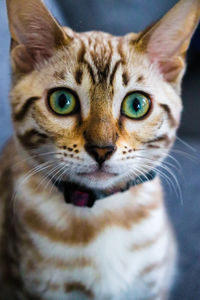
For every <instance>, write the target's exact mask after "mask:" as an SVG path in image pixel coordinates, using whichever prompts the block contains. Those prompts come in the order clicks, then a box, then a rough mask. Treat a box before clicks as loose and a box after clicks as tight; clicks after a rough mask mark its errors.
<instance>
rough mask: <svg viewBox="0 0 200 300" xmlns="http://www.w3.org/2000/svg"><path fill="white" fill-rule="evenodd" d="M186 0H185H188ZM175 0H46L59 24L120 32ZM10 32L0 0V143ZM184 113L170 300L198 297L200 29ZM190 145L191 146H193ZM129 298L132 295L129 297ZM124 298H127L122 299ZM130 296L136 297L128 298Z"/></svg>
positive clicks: (6, 130)
mask: <svg viewBox="0 0 200 300" xmlns="http://www.w3.org/2000/svg"><path fill="white" fill-rule="evenodd" d="M27 1H28V0H27ZM188 1H189V0H188ZM176 2H177V1H176V0H162V1H161V0H151V1H150V0H123V1H122V0H63V1H62V0H57V1H56V0H46V1H45V3H46V4H47V5H48V7H49V8H50V10H51V11H52V12H53V14H54V15H55V16H56V18H57V19H58V20H59V21H60V23H61V24H63V25H67V24H68V25H70V26H71V27H72V28H73V29H74V30H76V31H87V30H102V31H108V32H110V33H112V34H116V35H122V34H126V33H128V32H131V31H135V32H138V31H140V30H142V29H144V28H145V26H147V25H149V24H150V23H151V22H153V21H155V20H157V19H159V18H160V17H161V16H162V15H163V14H164V13H165V12H166V11H167V10H168V9H170V8H171V7H172V6H173V5H174V4H175V3H176ZM8 53H9V33H8V27H7V19H6V9H5V2H4V0H0V148H1V147H2V145H3V144H4V142H5V141H6V140H7V138H8V137H9V136H10V135H11V133H12V126H11V122H10V109H9V101H8V90H9V85H10V84H9V75H10V69H9V55H8ZM183 102H184V112H183V118H182V124H181V128H180V130H179V136H180V137H181V138H182V139H183V141H186V142H187V143H188V144H189V145H190V146H188V145H186V144H185V143H183V142H182V141H180V140H177V142H176V144H175V147H174V149H173V150H172V153H171V154H172V155H173V156H174V157H175V158H176V159H177V160H178V161H179V163H180V164H181V168H180V167H179V168H178V167H177V166H175V164H174V162H173V161H172V160H171V159H168V161H170V162H171V163H173V164H174V167H177V169H176V170H175V169H174V168H172V170H173V172H174V174H175V176H176V177H177V179H178V182H179V185H180V189H181V194H182V196H180V195H177V191H178V186H177V184H175V182H174V188H173V189H172V190H171V189H170V187H169V186H168V185H167V183H166V181H165V182H164V185H165V193H166V206H167V208H168V211H169V215H170V218H171V220H172V223H173V226H174V229H175V232H176V236H177V240H178V242H179V248H180V256H179V272H178V276H177V280H176V283H175V287H174V290H173V293H172V297H171V299H172V300H199V299H200V154H199V153H200V138H199V132H200V28H198V30H197V32H196V34H195V36H194V38H193V41H192V44H191V47H190V51H189V54H188V71H187V74H186V76H185V78H184V82H183ZM191 146H192V147H193V148H191ZM130 299H131V296H130ZM124 300H128V299H124ZM131 300H134V299H131Z"/></svg>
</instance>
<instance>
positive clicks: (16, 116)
mask: <svg viewBox="0 0 200 300" xmlns="http://www.w3.org/2000/svg"><path fill="white" fill-rule="evenodd" d="M39 99H40V97H31V98H29V99H28V100H27V101H26V103H25V104H24V105H23V106H22V108H21V110H20V111H19V112H17V113H13V118H14V120H15V121H21V120H23V119H24V117H25V115H26V114H27V113H28V111H29V109H30V107H31V106H32V105H33V103H35V101H37V100H39Z"/></svg>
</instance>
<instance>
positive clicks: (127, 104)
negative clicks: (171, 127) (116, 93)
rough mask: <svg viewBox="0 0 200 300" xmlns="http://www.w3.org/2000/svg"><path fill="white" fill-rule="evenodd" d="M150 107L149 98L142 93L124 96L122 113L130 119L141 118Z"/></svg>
mask: <svg viewBox="0 0 200 300" xmlns="http://www.w3.org/2000/svg"><path fill="white" fill-rule="evenodd" d="M150 108H151V100H150V99H149V98H148V97H147V96H145V95H144V94H142V93H139V92H138V93H137V92H135V93H132V94H129V95H128V96H126V98H125V99H124V101H123V103H122V114H123V115H125V116H126V117H129V118H131V119H141V118H142V117H144V116H145V115H146V114H147V113H148V112H149V110H150Z"/></svg>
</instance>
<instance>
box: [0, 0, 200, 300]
mask: <svg viewBox="0 0 200 300" xmlns="http://www.w3.org/2000/svg"><path fill="white" fill-rule="evenodd" d="M7 9H8V17H9V26H10V32H11V37H12V42H11V61H12V75H13V76H12V80H13V81H12V90H11V97H10V98H11V107H12V118H13V125H14V136H13V138H12V139H11V140H10V141H9V142H8V144H7V146H6V147H5V149H4V151H3V153H2V158H1V161H0V239H1V244H0V291H1V292H0V299H1V300H10V299H11V300H13V299H14V300H15V299H20V300H25V299H26V300H32V299H34V300H78V299H81V300H84V299H88V300H91V299H95V300H109V299H114V300H119V299H120V300H126V299H128V295H129V299H132V300H150V299H152V300H164V299H167V298H168V294H169V289H170V286H171V284H172V282H173V278H174V275H175V273H176V272H175V262H176V243H175V240H174V237H173V232H172V230H171V227H170V224H169V222H168V218H167V215H166V212H165V208H164V203H163V194H162V188H161V184H160V180H159V177H158V176H156V171H155V169H156V167H157V166H159V165H160V164H161V163H162V161H163V159H164V158H165V157H166V156H167V154H168V152H169V150H170V148H171V146H172V144H173V142H174V140H175V136H176V130H177V128H178V126H179V121H180V115H181V110H182V105H181V99H180V90H181V88H180V86H181V80H182V77H183V74H184V71H185V54H186V50H187V48H188V46H189V43H190V39H191V37H192V34H193V32H194V30H195V27H196V26H197V24H198V20H199V15H200V0H181V1H179V2H178V3H177V5H176V6H175V7H174V8H172V10H171V11H170V12H169V13H167V14H166V15H165V16H164V18H162V19H161V20H160V21H159V22H157V23H156V24H154V25H153V26H151V27H150V28H148V29H146V30H145V31H144V32H142V33H139V34H135V33H131V34H128V35H126V36H124V37H115V36H112V35H110V34H107V33H103V32H95V31H92V32H84V33H80V34H79V33H76V32H73V31H72V30H71V29H69V28H65V27H64V28H63V27H61V26H60V25H59V23H58V22H57V21H56V20H55V19H54V18H53V17H52V15H51V14H50V13H49V12H48V10H47V9H46V8H45V6H44V4H43V3H42V2H41V1H40V0H7ZM130 295H131V296H130ZM130 297H131V298H130Z"/></svg>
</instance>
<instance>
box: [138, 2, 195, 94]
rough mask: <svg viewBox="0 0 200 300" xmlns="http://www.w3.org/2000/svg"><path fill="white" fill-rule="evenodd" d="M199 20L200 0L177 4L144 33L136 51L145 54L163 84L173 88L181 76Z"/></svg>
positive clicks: (178, 83)
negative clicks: (158, 71) (163, 81)
mask: <svg viewBox="0 0 200 300" xmlns="http://www.w3.org/2000/svg"><path fill="white" fill-rule="evenodd" d="M199 17H200V0H181V1H179V2H178V3H177V4H176V5H175V6H174V7H173V8H172V9H171V10H170V11H169V12H168V13H167V14H166V15H165V16H164V17H163V18H162V19H161V20H160V21H159V22H157V23H156V24H155V25H153V26H151V27H150V28H149V30H145V31H144V32H143V33H142V34H141V35H140V37H139V39H138V41H137V43H136V48H137V49H138V50H139V51H142V52H145V53H147V55H148V57H149V59H150V60H151V62H153V63H156V64H157V65H158V67H159V69H160V72H161V73H162V74H163V77H164V79H165V80H166V81H168V82H170V83H172V84H173V85H174V86H175V87H177V89H179V88H180V82H181V79H182V76H183V74H184V68H185V63H184V62H185V55H186V51H187V49H188V47H189V44H190V40H191V37H192V35H193V33H194V31H195V28H196V26H197V25H198V22H199Z"/></svg>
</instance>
